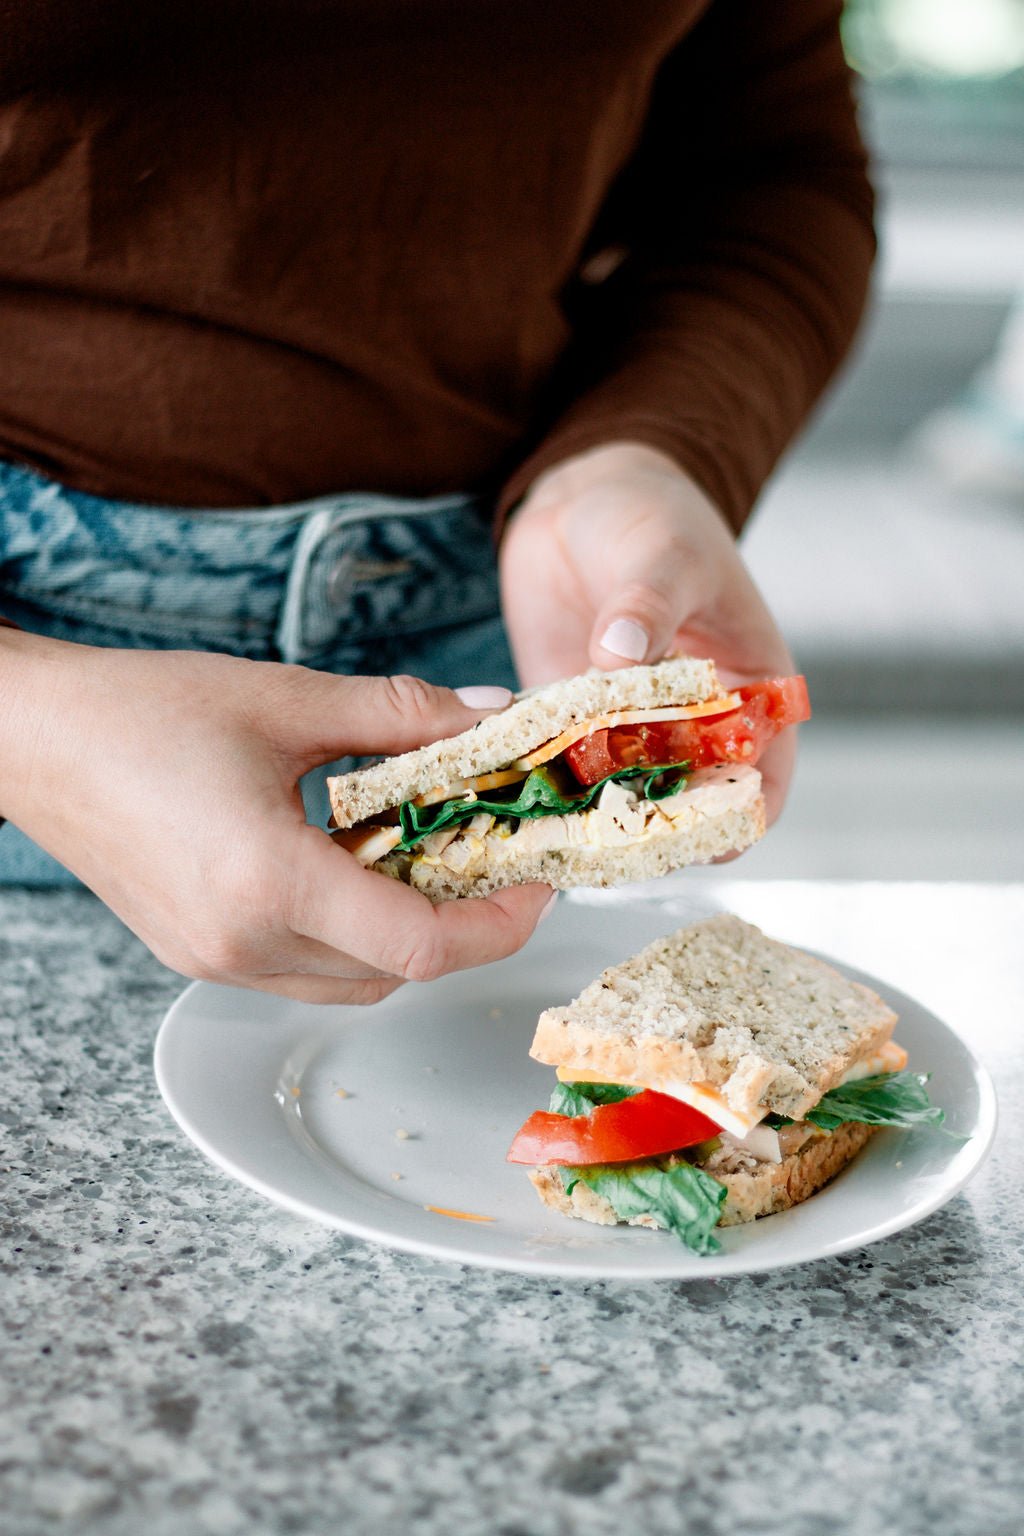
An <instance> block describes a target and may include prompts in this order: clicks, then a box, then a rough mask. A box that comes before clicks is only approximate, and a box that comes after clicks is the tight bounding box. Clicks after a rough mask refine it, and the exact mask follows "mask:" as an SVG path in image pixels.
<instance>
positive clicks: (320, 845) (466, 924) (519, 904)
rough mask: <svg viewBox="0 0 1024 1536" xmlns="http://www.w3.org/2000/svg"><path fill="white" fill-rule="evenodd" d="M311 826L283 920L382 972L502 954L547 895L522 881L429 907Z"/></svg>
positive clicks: (442, 968) (526, 930)
mask: <svg viewBox="0 0 1024 1536" xmlns="http://www.w3.org/2000/svg"><path fill="white" fill-rule="evenodd" d="M309 830H310V832H311V833H312V834H313V835H312V836H310V837H305V838H303V839H302V841H301V844H300V846H301V848H302V853H301V854H300V855H298V858H299V861H300V862H299V864H298V865H297V868H296V883H295V887H294V890H293V893H292V897H291V909H290V912H289V914H288V921H289V926H290V927H291V928H292V930H293V932H297V933H303V934H307V935H309V936H310V937H311V938H314V939H319V940H320V941H321V942H322V943H324V944H328V945H332V946H333V947H334V948H336V949H337V950H339V951H340V952H343V953H347V954H351V955H355V956H356V957H357V958H358V959H360V960H362V961H363V962H364V963H365V964H367V965H370V966H374V967H375V968H376V969H378V970H379V971H381V972H383V973H385V974H386V975H392V976H402V977H404V978H406V979H407V980H409V981H429V980H432V979H433V978H434V977H437V976H443V975H445V974H447V973H448V972H449V971H458V970H463V969H465V968H466V967H467V966H471V965H486V964H487V963H488V962H490V961H491V960H501V959H504V958H505V956H506V955H511V954H514V953H515V951H516V950H518V949H521V948H522V946H523V945H524V944H525V943H526V941H527V939H528V938H529V937H530V935H531V933H532V932H533V930H534V928H535V927H536V926H537V923H538V922H539V921H540V919H541V917H542V915H543V913H544V910H545V908H546V907H547V905H548V903H549V901H550V899H551V895H552V893H551V891H550V889H549V887H548V886H541V885H524V886H516V887H514V888H511V889H509V890H503V891H498V892H495V893H494V894H493V895H491V896H486V897H477V898H474V899H471V900H468V901H453V902H443V903H441V904H440V905H438V906H436V907H435V906H432V905H431V903H430V902H429V901H428V900H427V898H426V897H425V896H423V895H421V893H420V892H419V891H414V890H413V889H412V888H411V887H410V886H407V885H403V884H402V883H401V882H400V881H398V880H392V879H390V878H389V877H388V876H387V875H381V874H376V873H374V871H373V870H369V869H363V867H362V866H361V865H360V864H359V863H357V861H356V860H355V859H354V858H353V857H352V856H351V854H348V853H346V852H345V851H344V849H341V848H338V847H336V846H335V844H334V843H332V841H331V839H330V838H329V837H328V836H326V834H322V833H319V832H316V831H315V829H312V828H310V829H309Z"/></svg>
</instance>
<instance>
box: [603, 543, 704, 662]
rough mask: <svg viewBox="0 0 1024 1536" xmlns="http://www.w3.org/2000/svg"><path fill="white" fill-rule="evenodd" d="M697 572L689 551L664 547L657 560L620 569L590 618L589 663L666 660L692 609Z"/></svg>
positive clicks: (696, 566) (694, 600)
mask: <svg viewBox="0 0 1024 1536" xmlns="http://www.w3.org/2000/svg"><path fill="white" fill-rule="evenodd" d="M699 569H700V570H703V569H704V567H703V563H701V564H700V567H698V561H697V559H696V558H695V557H694V556H693V555H692V553H691V552H690V551H688V550H685V549H683V548H680V547H678V546H673V545H668V546H667V547H662V548H661V549H660V550H659V551H658V552H657V557H656V559H649V560H648V561H647V562H646V563H643V564H640V563H638V564H635V565H631V566H629V567H627V568H626V569H625V570H623V571H622V573H621V574H620V578H619V580H618V581H617V583H616V585H615V589H614V591H613V592H611V593H610V594H609V596H608V597H607V598H606V599H605V601H604V602H603V603H602V605H601V607H600V609H599V610H598V613H597V617H596V619H595V620H594V626H593V629H592V630H591V633H590V659H591V661H593V662H594V664H595V665H596V666H599V667H604V668H610V667H621V666H624V665H625V664H627V663H634V662H641V661H659V660H660V659H661V658H662V657H663V656H665V655H666V654H667V653H668V650H669V648H670V646H671V645H672V642H673V640H674V638H675V635H676V632H677V631H678V630H679V629H680V628H681V626H683V625H684V624H685V622H686V620H687V618H688V617H689V616H690V613H691V611H692V610H695V609H696V606H697V591H696V588H697V584H698V581H699V579H700V577H699ZM701 596H702V598H703V599H706V597H707V594H706V593H704V594H701Z"/></svg>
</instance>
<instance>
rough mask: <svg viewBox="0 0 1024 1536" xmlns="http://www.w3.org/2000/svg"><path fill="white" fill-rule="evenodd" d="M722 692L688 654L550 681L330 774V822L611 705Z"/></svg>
mask: <svg viewBox="0 0 1024 1536" xmlns="http://www.w3.org/2000/svg"><path fill="white" fill-rule="evenodd" d="M722 692H723V689H722V687H721V685H720V683H719V681H718V677H717V674H716V672H715V666H714V662H711V661H699V660H697V659H696V658H695V657H692V656H676V657H673V658H672V659H671V660H669V661H662V662H659V663H658V664H657V665H656V666H652V667H621V668H619V669H618V670H616V671H614V672H600V671H598V670H596V669H595V670H593V671H590V672H584V673H583V674H582V675H581V676H579V677H571V678H568V679H567V680H566V681H565V682H560V683H550V684H548V686H547V687H544V688H535V689H533V690H532V691H529V692H527V693H521V694H519V695H517V697H516V699H515V700H514V701H513V703H511V704H510V705H509V706H508V708H507V709H503V710H500V711H499V712H498V713H497V714H493V715H488V717H487V718H486V720H481V721H480V723H479V725H474V726H473V727H471V729H470V730H468V731H463V732H462V734H461V735H460V736H451V737H448V738H447V739H446V740H444V741H435V742H433V743H432V744H431V745H430V746H427V747H417V748H416V750H415V751H413V752H403V753H402V754H401V755H400V756H398V757H389V758H386V759H385V760H384V762H382V763H374V764H372V765H371V766H369V767H367V768H357V769H355V771H354V772H353V773H345V774H341V775H338V776H333V777H329V778H328V780H327V788H328V792H329V794H330V797H331V809H332V811H333V813H334V820H335V822H336V823H337V825H338V826H339V827H341V828H345V827H352V826H355V825H356V823H357V822H360V821H366V820H367V819H368V818H370V817H373V816H378V815H380V813H381V812H382V811H386V810H390V809H391V808H392V807H394V806H396V805H401V804H402V802H403V801H405V800H413V799H415V798H416V796H417V795H423V794H428V793H429V792H430V791H431V790H434V789H438V788H443V787H444V786H445V785H447V784H454V783H455V782H457V780H459V779H469V778H475V777H477V776H478V775H480V774H483V773H494V772H496V771H497V770H499V769H501V768H507V767H508V765H509V763H511V762H513V761H514V760H515V759H516V758H517V757H523V756H524V755H525V754H526V753H527V752H530V751H531V750H532V749H533V748H535V747H539V746H542V745H543V744H544V743H545V742H547V741H552V740H553V739H554V737H556V736H559V735H561V733H562V732H563V731H565V730H568V728H569V727H570V726H571V725H578V724H581V723H582V722H584V721H586V720H590V719H593V718H594V717H595V716H597V715H602V714H607V713H608V712H609V711H610V710H617V709H658V708H661V707H662V706H665V705H669V704H702V703H703V702H704V701H705V700H707V699H714V698H717V697H718V696H719V695H720V694H721V693H722ZM504 883H505V884H508V882H507V881H506V882H504Z"/></svg>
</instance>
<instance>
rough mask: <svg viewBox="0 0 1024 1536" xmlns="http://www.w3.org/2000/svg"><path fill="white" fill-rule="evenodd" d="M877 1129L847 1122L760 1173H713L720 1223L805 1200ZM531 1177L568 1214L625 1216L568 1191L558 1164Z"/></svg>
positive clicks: (635, 1221)
mask: <svg viewBox="0 0 1024 1536" xmlns="http://www.w3.org/2000/svg"><path fill="white" fill-rule="evenodd" d="M875 1130H877V1126H873V1125H858V1124H854V1123H850V1124H847V1125H841V1126H839V1127H838V1129H837V1130H835V1131H833V1132H832V1134H831V1135H830V1136H823V1137H821V1138H820V1139H816V1140H814V1141H810V1142H808V1143H806V1144H805V1145H804V1146H803V1147H801V1148H800V1150H799V1151H798V1152H794V1153H793V1154H792V1155H791V1156H790V1157H786V1158H784V1159H783V1160H782V1162H781V1163H763V1164H762V1165H761V1166H760V1167H759V1168H758V1169H757V1170H756V1171H755V1172H749V1173H748V1172H737V1173H721V1174H719V1173H716V1174H714V1175H713V1177H714V1178H716V1179H717V1180H718V1182H719V1183H720V1184H724V1185H725V1188H726V1197H725V1204H724V1206H723V1207H722V1215H721V1217H720V1218H719V1222H718V1225H719V1226H720V1227H734V1226H739V1225H740V1224H741V1223H742V1222H745V1221H755V1220H756V1219H757V1217H758V1216H772V1215H774V1214H776V1213H777V1212H778V1211H785V1210H788V1209H789V1207H790V1206H791V1205H799V1204H800V1202H801V1201H802V1200H807V1199H808V1198H809V1197H810V1196H811V1195H813V1194H815V1193H816V1192H817V1191H818V1190H819V1189H821V1188H822V1186H823V1185H825V1184H827V1183H828V1182H829V1180H830V1179H834V1178H835V1176H836V1174H837V1173H840V1172H841V1171H842V1170H843V1169H844V1168H845V1167H846V1165H847V1163H849V1162H851V1161H852V1159H853V1158H855V1157H856V1156H857V1153H858V1152H859V1151H860V1150H861V1148H862V1147H863V1146H864V1144H865V1143H866V1142H867V1141H868V1139H869V1138H870V1137H871V1135H872V1134H873V1132H874V1131H875ZM529 1178H530V1182H531V1184H532V1185H533V1187H534V1189H535V1190H536V1191H537V1193H538V1195H539V1196H540V1198H541V1200H542V1201H543V1202H544V1204H545V1205H548V1206H550V1207H551V1209H552V1210H554V1211H560V1212H561V1214H562V1215H563V1216H578V1217H579V1218H580V1220H582V1221H595V1222H598V1223H599V1224H600V1225H601V1226H613V1225H614V1224H616V1223H617V1222H618V1221H619V1220H620V1218H619V1217H618V1216H617V1215H616V1214H615V1210H614V1209H613V1207H612V1205H611V1202H610V1201H608V1200H606V1199H605V1197H604V1196H603V1195H599V1194H597V1193H596V1191H595V1190H592V1189H590V1188H588V1186H587V1185H586V1184H584V1183H582V1182H581V1183H578V1184H576V1185H575V1186H574V1187H573V1192H572V1194H571V1195H567V1194H566V1192H565V1185H564V1184H563V1182H562V1177H561V1172H560V1170H559V1169H558V1168H557V1167H555V1166H553V1165H549V1166H548V1167H545V1168H534V1169H533V1170H532V1171H531V1172H530V1175H529ZM629 1225H630V1226H631V1227H660V1226H661V1222H659V1221H658V1219H657V1218H656V1217H655V1216H634V1217H632V1218H631V1220H630V1222H629Z"/></svg>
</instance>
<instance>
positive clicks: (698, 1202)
mask: <svg viewBox="0 0 1024 1536" xmlns="http://www.w3.org/2000/svg"><path fill="white" fill-rule="evenodd" d="M562 1178H563V1182H564V1184H565V1191H566V1194H572V1191H573V1189H574V1188H575V1186H576V1185H577V1184H578V1183H583V1184H586V1186H587V1188H588V1189H592V1190H593V1191H594V1193H595V1194H596V1195H603V1196H604V1198H605V1199H606V1200H607V1201H608V1202H609V1204H610V1205H611V1207H612V1209H613V1210H614V1212H615V1214H616V1216H618V1217H619V1219H620V1220H622V1221H628V1220H629V1219H630V1217H632V1216H647V1215H649V1216H656V1217H657V1219H658V1220H659V1222H660V1223H661V1225H662V1226H663V1227H666V1228H667V1229H668V1231H669V1232H673V1233H674V1234H675V1236H676V1237H678V1238H680V1239H681V1240H682V1241H683V1242H684V1243H685V1244H686V1246H687V1248H690V1249H692V1250H693V1252H694V1253H700V1254H707V1253H717V1252H718V1251H719V1249H720V1248H721V1246H722V1245H721V1243H719V1241H718V1239H717V1238H716V1237H714V1236H713V1232H714V1229H715V1227H716V1226H717V1225H718V1218H719V1216H720V1215H721V1214H722V1205H723V1203H724V1201H725V1185H724V1184H719V1182H718V1180H717V1179H713V1178H712V1177H711V1175H710V1174H707V1173H705V1172H704V1171H703V1169H701V1168H694V1167H692V1166H691V1164H689V1163H677V1164H676V1166H675V1167H674V1168H662V1167H659V1166H658V1164H657V1163H623V1164H621V1165H615V1164H608V1163H605V1164H595V1165H594V1166H593V1167H588V1168H564V1169H563V1170H562Z"/></svg>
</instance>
